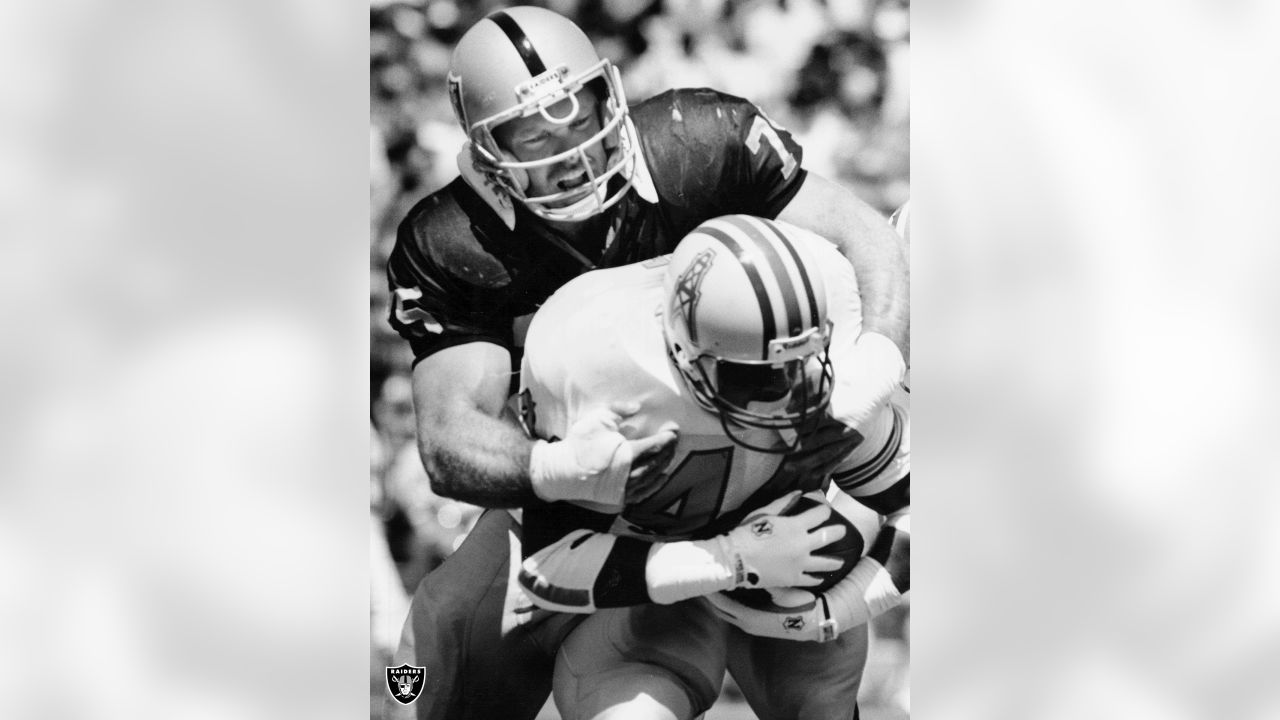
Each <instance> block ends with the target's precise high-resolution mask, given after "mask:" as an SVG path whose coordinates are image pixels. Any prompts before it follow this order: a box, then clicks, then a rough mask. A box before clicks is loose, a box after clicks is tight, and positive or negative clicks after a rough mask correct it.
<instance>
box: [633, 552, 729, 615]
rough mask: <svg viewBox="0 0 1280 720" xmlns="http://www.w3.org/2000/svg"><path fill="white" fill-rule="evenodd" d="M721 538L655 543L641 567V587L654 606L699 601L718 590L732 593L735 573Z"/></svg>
mask: <svg viewBox="0 0 1280 720" xmlns="http://www.w3.org/2000/svg"><path fill="white" fill-rule="evenodd" d="M725 542H726V541H725V538H724V536H720V537H715V538H712V539H710V540H682V541H680V542H669V543H655V544H654V546H653V547H652V548H650V549H649V559H648V561H647V562H646V563H645V569H644V577H645V584H646V585H648V588H649V597H650V598H651V599H652V600H653V601H654V602H656V603H659V604H662V605H667V604H670V603H675V602H680V601H681V600H688V599H690V598H695V597H702V596H703V595H706V594H708V593H713V592H716V591H718V590H732V589H733V588H734V586H735V583H734V578H735V577H736V574H735V570H734V568H733V567H732V562H731V561H730V560H729V558H728V556H726V548H725Z"/></svg>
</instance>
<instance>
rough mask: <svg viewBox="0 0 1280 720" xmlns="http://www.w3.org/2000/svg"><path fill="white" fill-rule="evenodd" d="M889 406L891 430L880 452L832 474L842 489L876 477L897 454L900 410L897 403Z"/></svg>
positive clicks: (900, 421)
mask: <svg viewBox="0 0 1280 720" xmlns="http://www.w3.org/2000/svg"><path fill="white" fill-rule="evenodd" d="M890 407H892V408H893V430H891V431H890V433H889V440H888V441H887V442H886V443H885V444H884V447H882V448H881V449H880V452H878V453H876V456H875V457H873V458H871V459H870V460H868V461H866V462H865V463H863V464H861V465H859V466H857V467H855V468H852V469H850V470H842V471H839V472H837V473H835V474H834V475H833V476H832V479H833V480H835V481H836V484H837V485H839V486H840V488H841V489H842V490H851V489H853V488H856V487H858V486H859V485H862V484H864V483H866V482H868V481H869V480H871V479H872V478H874V477H876V476H877V475H879V474H880V473H881V472H883V471H884V469H885V468H886V467H888V465H889V463H890V462H892V461H893V458H894V457H895V456H896V455H897V454H898V448H899V446H900V445H901V444H902V411H901V410H900V409H899V408H898V406H897V405H891V406H890Z"/></svg>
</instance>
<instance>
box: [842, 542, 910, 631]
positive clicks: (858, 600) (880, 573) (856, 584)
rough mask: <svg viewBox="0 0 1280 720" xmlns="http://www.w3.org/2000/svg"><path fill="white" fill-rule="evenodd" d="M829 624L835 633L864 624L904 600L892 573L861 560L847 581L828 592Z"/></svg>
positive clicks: (846, 578) (870, 560)
mask: <svg viewBox="0 0 1280 720" xmlns="http://www.w3.org/2000/svg"><path fill="white" fill-rule="evenodd" d="M825 597H826V600H827V605H826V608H827V611H828V613H829V615H828V617H827V621H828V622H831V623H833V624H834V627H833V630H834V632H835V633H836V634H839V633H840V632H841V631H843V630H846V629H848V628H851V627H856V626H858V625H861V624H863V623H865V622H867V621H868V620H871V619H872V618H874V617H876V616H877V615H879V614H880V613H883V612H884V611H886V610H888V609H889V608H892V607H894V606H895V605H897V604H898V603H900V602H901V601H902V593H899V592H898V588H897V587H895V586H894V584H893V578H891V577H890V576H889V571H887V570H885V569H884V566H882V565H881V564H880V563H878V562H876V561H875V560H872V559H871V558H869V557H864V558H862V560H859V561H858V564H857V565H855V566H854V568H853V570H852V571H850V572H849V575H848V576H846V577H845V579H843V580H841V581H840V582H838V583H836V586H835V587H833V588H831V589H830V590H828V591H827V592H826V595H825Z"/></svg>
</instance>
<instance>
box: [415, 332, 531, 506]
mask: <svg viewBox="0 0 1280 720" xmlns="http://www.w3.org/2000/svg"><path fill="white" fill-rule="evenodd" d="M510 382H511V359H510V355H509V353H508V352H507V350H506V349H505V348H503V347H501V346H499V345H495V344H493V343H486V342H473V343H467V344H464V345H455V346H453V347H448V348H445V349H443V350H440V351H439V352H436V353H434V354H432V355H429V356H427V357H426V358H423V359H422V361H421V362H419V363H418V364H417V366H415V367H414V370H413V400H414V403H413V404H414V408H415V409H416V411H417V419H418V451H419V453H420V454H421V455H422V464H423V466H424V467H425V468H426V470H427V475H428V477H430V479H431V489H432V490H434V491H435V492H436V493H437V494H439V495H442V496H444V497H449V498H454V499H456V500H461V501H463V502H469V503H473V504H476V505H481V506H485V507H519V506H520V505H521V504H523V503H524V502H525V501H527V500H530V499H532V498H533V491H532V488H531V486H530V482H529V473H528V468H529V460H530V455H531V452H532V449H533V442H532V441H531V440H529V439H528V438H527V437H525V435H524V433H523V432H522V431H521V430H520V428H518V427H516V426H515V425H514V424H512V423H509V422H506V421H504V420H502V419H501V414H502V409H503V406H504V405H505V403H506V399H507V391H508V388H509V387H510Z"/></svg>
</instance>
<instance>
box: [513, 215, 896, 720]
mask: <svg viewBox="0 0 1280 720" xmlns="http://www.w3.org/2000/svg"><path fill="white" fill-rule="evenodd" d="M860 327H861V315H860V308H859V299H858V288H857V283H856V280H855V278H854V274H853V270H852V268H851V266H850V265H849V263H848V262H847V261H845V260H844V259H843V258H842V257H841V256H840V254H839V253H838V252H837V251H836V249H835V248H834V247H833V246H832V245H831V244H830V243H828V242H827V241H825V240H823V239H822V238H820V237H818V236H817V235H814V234H812V233H810V232H808V231H805V230H801V229H799V228H796V227H794V226H791V225H787V224H786V223H783V222H780V221H769V220H764V219H760V218H754V217H749V216H743V215H735V216H726V217H721V218H717V219H714V220H711V221H708V222H706V223H703V224H702V225H700V226H698V227H697V228H696V229H695V230H694V231H693V232H691V233H690V234H689V235H688V236H686V237H685V239H684V240H682V241H681V243H680V244H679V246H678V247H677V248H676V250H675V252H674V253H672V255H670V256H665V257H660V258H657V259H655V260H650V261H647V262H643V263H637V264H634V265H628V266H624V267H620V268H614V269H609V270H601V271H596V272H592V273H588V274H586V275H583V276H581V277H579V278H577V279H575V280H573V281H571V282H569V283H568V284H567V285H565V286H564V287H563V288H561V289H560V290H559V291H557V292H556V293H555V294H554V295H553V296H552V297H551V298H550V299H549V300H548V301H547V302H546V303H545V304H544V306H543V307H542V309H541V310H540V311H539V312H538V314H537V315H536V316H535V318H534V320H533V323H532V325H531V326H530V328H529V333H528V336H527V338H526V351H525V357H524V363H523V367H522V373H521V383H522V392H521V396H520V397H521V401H522V408H521V410H522V416H523V419H524V421H525V423H526V426H527V427H528V429H529V430H530V431H531V433H532V434H533V435H535V436H536V437H539V438H542V439H543V440H554V439H558V438H561V437H563V436H564V434H565V433H566V432H568V431H569V430H568V429H569V428H574V427H575V426H576V423H578V421H579V420H580V419H581V418H583V417H589V416H591V415H592V414H593V413H600V410H601V409H602V408H608V407H616V406H618V405H630V407H629V408H628V409H629V410H632V409H634V410H635V412H632V413H630V414H629V415H628V416H627V417H626V419H625V420H624V421H622V422H621V424H620V425H619V426H618V427H617V428H616V429H617V430H618V431H620V432H621V433H622V434H623V435H624V436H627V437H639V436H643V435H646V434H649V433H653V432H656V431H658V430H659V429H660V428H662V427H664V426H666V425H667V424H668V423H671V422H675V423H678V424H679V428H680V436H679V443H678V446H677V448H676V455H675V458H674V459H673V460H672V461H671V462H670V464H669V465H668V466H667V472H666V473H665V474H664V475H663V476H661V478H659V481H658V482H656V483H654V484H653V486H651V487H649V488H647V490H645V491H640V492H634V493H629V494H628V498H627V500H626V502H625V504H623V505H620V506H619V505H608V504H605V503H591V502H586V501H577V502H575V503H574V504H573V506H569V505H568V504H565V503H560V504H557V505H558V506H559V507H557V506H551V508H550V509H549V510H548V511H547V512H546V513H545V515H546V516H545V517H538V516H535V515H534V514H532V513H526V514H525V546H526V553H527V554H529V557H528V558H527V559H526V560H525V562H524V564H523V567H522V570H521V574H520V582H521V585H522V586H523V587H524V589H525V590H526V591H527V592H528V593H529V594H530V595H531V596H532V597H533V598H534V601H535V602H536V603H538V604H539V605H541V606H543V607H545V608H548V609H553V610H559V611H564V612H574V613H594V615H592V616H591V617H589V618H587V619H586V620H585V621H583V622H582V624H581V625H579V626H578V627H577V629H575V630H574V631H573V632H572V633H570V635H569V636H568V637H567V638H566V640H565V641H564V643H563V644H562V646H561V648H560V651H559V655H558V657H557V663H556V673H555V683H554V691H555V697H556V702H557V705H558V706H559V707H560V709H561V712H562V713H565V715H566V717H568V718H584V719H585V718H605V717H611V716H613V714H615V713H624V714H625V716H626V717H646V718H648V717H652V718H686V717H693V716H696V715H697V714H698V713H701V712H705V711H706V710H707V709H708V708H709V707H710V706H711V704H712V703H713V702H714V700H715V698H716V697H717V695H718V694H719V690H720V684H721V681H722V678H723V673H724V669H725V666H726V662H727V664H728V667H729V669H730V670H731V671H732V672H733V673H734V677H735V679H736V680H737V681H738V682H739V685H740V686H741V687H742V688H743V691H744V693H745V694H746V696H747V699H748V701H749V702H750V703H751V705H752V707H753V709H755V711H756V712H757V713H758V714H760V715H761V716H762V717H850V716H851V715H850V714H851V713H852V716H853V717H856V716H857V710H856V707H857V706H856V701H857V689H858V684H859V681H860V678H861V672H862V666H863V664H864V662H865V658H866V643H867V632H866V625H865V623H866V621H867V620H868V619H869V618H870V617H873V616H874V615H876V614H878V613H879V612H883V611H884V610H886V609H888V608H889V607H892V606H893V605H895V604H896V603H897V602H898V601H899V600H900V599H901V593H903V592H906V591H907V590H908V589H909V572H908V571H909V531H908V517H909V514H908V513H909V503H910V495H909V494H910V474H909V444H910V443H909V439H908V436H909V424H908V419H907V414H906V412H905V410H904V409H903V408H901V407H898V406H895V405H893V404H888V403H886V404H885V405H883V406H881V407H880V408H879V410H878V412H877V413H875V414H874V415H873V416H872V419H871V420H869V421H866V420H862V419H861V418H859V422H857V423H856V425H857V428H858V430H857V431H854V430H853V429H852V427H853V426H854V424H855V423H853V422H852V421H851V418H849V417H847V416H848V414H849V412H850V411H849V410H848V409H847V407H846V403H845V401H844V399H843V398H844V395H845V391H844V390H843V389H844V388H848V387H850V386H851V385H852V384H854V383H855V382H857V381H859V380H861V378H858V377H857V374H858V373H859V372H866V373H875V372H877V371H878V369H875V368H863V367H858V366H857V365H856V364H850V363H848V361H847V359H848V358H849V357H850V353H851V351H852V346H853V343H854V342H855V340H856V339H857V337H858V334H859V332H860ZM842 359H843V360H844V362H843V363H842ZM858 412H859V413H864V411H858ZM601 417H606V416H605V415H603V414H601ZM820 433H830V434H832V437H840V438H846V439H847V438H850V437H851V436H852V437H853V439H852V442H846V443H845V444H843V445H842V446H841V449H842V450H844V449H848V448H850V447H852V449H851V450H849V451H848V452H847V453H843V452H842V454H841V456H839V457H837V458H836V460H835V461H834V462H830V463H828V464H827V465H826V466H825V467H822V468H820V469H819V470H818V471H817V472H810V473H805V472H796V471H795V468H794V467H791V466H790V465H789V464H788V463H787V462H785V461H784V456H785V454H786V453H788V452H789V451H792V450H794V449H795V448H796V447H797V445H799V444H800V441H801V440H805V441H806V442H805V443H804V444H805V445H806V446H809V447H812V446H814V445H815V442H814V441H813V438H814V437H815V436H816V435H818V434H820ZM859 433H860V435H859ZM859 440H860V441H859ZM816 444H819V445H820V444H822V443H816ZM832 466H834V472H832V473H830V475H829V474H828V471H830V470H831V469H832ZM828 478H830V479H833V480H834V481H835V484H836V485H837V486H838V487H839V488H840V489H841V490H842V491H844V492H846V493H848V495H850V496H853V497H855V498H857V500H858V501H859V502H860V503H861V504H862V505H863V506H865V507H863V508H862V513H863V514H864V515H863V516H862V517H861V518H858V519H859V520H860V522H859V523H858V524H857V528H858V530H859V532H860V533H861V534H862V535H863V536H864V537H865V538H866V540H867V542H866V544H867V545H870V548H869V549H867V550H865V556H864V557H862V559H861V560H859V561H857V563H856V565H855V566H854V567H853V569H852V571H851V572H849V574H848V575H847V576H845V577H844V579H842V580H840V581H839V582H838V583H836V584H835V585H834V586H833V587H830V588H827V589H825V590H824V591H823V592H821V594H819V595H816V596H815V595H814V594H812V593H809V592H807V591H805V590H803V589H802V588H803V587H805V586H813V585H814V584H816V583H817V578H816V577H815V576H814V575H813V573H821V572H823V571H829V570H832V569H833V566H832V564H831V563H833V562H834V561H832V560H831V559H829V558H824V557H822V556H821V555H819V554H815V553H814V551H815V550H817V549H818V548H822V547H823V546H825V545H826V544H827V543H829V542H831V541H832V540H833V539H835V538H834V537H833V536H832V535H831V531H832V530H833V529H834V528H830V527H822V528H818V526H819V525H822V524H823V523H824V521H825V520H826V519H827V512H828V508H827V506H826V504H825V503H823V504H822V505H821V506H820V507H817V508H814V509H811V510H807V511H805V512H802V513H800V514H798V515H795V516H788V517H783V516H781V513H782V511H783V508H784V507H785V506H787V505H788V504H789V503H790V502H791V501H793V500H794V496H795V494H796V493H798V492H811V491H815V490H822V489H825V486H826V485H827V480H828ZM845 500H847V498H845ZM850 504H854V503H850ZM584 508H585V509H584ZM868 508H869V509H868ZM855 512H856V511H855ZM877 513H878V514H879V515H883V516H887V517H888V518H889V519H888V520H887V521H886V522H885V524H884V525H883V527H882V528H879V530H878V532H877V527H878V520H879V515H877ZM748 515H749V517H748ZM867 515H870V516H871V518H870V522H867V517H866V516H867ZM762 518H763V519H765V520H767V521H768V524H769V526H770V529H771V534H770V535H769V536H767V537H765V538H763V539H762V538H761V537H760V536H758V535H757V534H755V533H754V532H753V528H754V527H758V526H757V525H756V522H757V521H759V520H761V519H762ZM873 537H874V538H875V540H874V542H871V539H872V538H873ZM837 565H838V563H837ZM735 588H779V589H780V590H778V591H776V592H775V594H774V595H773V596H772V597H773V602H770V601H764V602H761V601H759V600H757V601H755V602H750V603H748V602H743V601H742V600H741V599H736V598H735V597H733V596H730V595H725V594H722V592H721V591H730V590H734V589H735ZM785 588H793V589H785ZM794 588H801V589H794ZM721 619H723V620H727V621H728V623H725V622H721V621H720V620H721ZM797 641H817V642H797ZM815 687H821V688H822V692H820V693H815V692H812V691H811V690H812V688H815Z"/></svg>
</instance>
